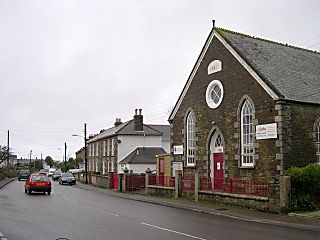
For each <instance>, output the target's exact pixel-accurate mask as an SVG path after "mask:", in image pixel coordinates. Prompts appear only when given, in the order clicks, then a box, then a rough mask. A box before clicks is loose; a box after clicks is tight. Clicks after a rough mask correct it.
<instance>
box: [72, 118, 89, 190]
mask: <svg viewBox="0 0 320 240" xmlns="http://www.w3.org/2000/svg"><path fill="white" fill-rule="evenodd" d="M72 136H73V137H81V138H82V137H83V138H84V171H85V174H86V184H88V160H87V124H86V123H85V124H84V136H80V135H78V134H73V135H72Z"/></svg>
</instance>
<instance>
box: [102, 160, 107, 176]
mask: <svg viewBox="0 0 320 240" xmlns="http://www.w3.org/2000/svg"><path fill="white" fill-rule="evenodd" d="M102 174H103V175H104V174H106V163H105V160H103V161H102Z"/></svg>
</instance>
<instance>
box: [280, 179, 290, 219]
mask: <svg viewBox="0 0 320 240" xmlns="http://www.w3.org/2000/svg"><path fill="white" fill-rule="evenodd" d="M290 191H291V181H290V177H289V176H281V177H280V212H282V213H287V212H289V210H290Z"/></svg>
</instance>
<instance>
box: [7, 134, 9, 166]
mask: <svg viewBox="0 0 320 240" xmlns="http://www.w3.org/2000/svg"><path fill="white" fill-rule="evenodd" d="M9 140H10V132H9V130H8V143H7V148H8V149H7V157H8V158H7V168H9V161H10V155H9V154H10V145H9Z"/></svg>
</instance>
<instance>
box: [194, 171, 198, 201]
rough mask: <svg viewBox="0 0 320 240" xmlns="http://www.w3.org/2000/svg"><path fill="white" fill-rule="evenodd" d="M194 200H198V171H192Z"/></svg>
mask: <svg viewBox="0 0 320 240" xmlns="http://www.w3.org/2000/svg"><path fill="white" fill-rule="evenodd" d="M194 200H195V201H196V202H198V201H199V172H198V171H196V172H195V173H194Z"/></svg>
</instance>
